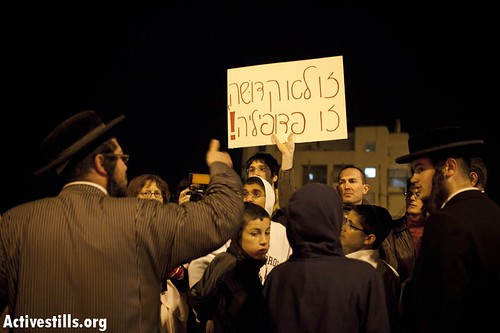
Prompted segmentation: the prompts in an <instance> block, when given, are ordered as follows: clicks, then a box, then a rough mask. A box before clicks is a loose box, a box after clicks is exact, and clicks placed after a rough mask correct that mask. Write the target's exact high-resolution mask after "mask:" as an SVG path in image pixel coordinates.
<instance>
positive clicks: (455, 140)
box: [396, 126, 484, 164]
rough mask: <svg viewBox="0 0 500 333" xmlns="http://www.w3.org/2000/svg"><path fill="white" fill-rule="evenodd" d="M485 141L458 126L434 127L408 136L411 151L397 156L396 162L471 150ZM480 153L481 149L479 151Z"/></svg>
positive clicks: (409, 161)
mask: <svg viewBox="0 0 500 333" xmlns="http://www.w3.org/2000/svg"><path fill="white" fill-rule="evenodd" d="M482 144H484V141H483V140H482V139H480V138H478V137H476V136H475V135H474V134H472V133H471V132H469V131H467V130H464V129H462V128H459V127H456V126H448V127H439V128H433V129H430V130H427V131H424V132H420V133H417V134H415V135H413V136H410V137H409V138H408V149H409V150H410V153H409V154H407V155H403V156H400V157H398V158H396V163H398V164H403V163H411V162H412V161H413V160H416V159H418V158H421V157H425V156H431V155H436V154H443V153H451V152H453V154H457V153H458V154H460V153H465V152H470V151H471V148H477V147H479V146H480V145H482ZM478 153H479V151H478Z"/></svg>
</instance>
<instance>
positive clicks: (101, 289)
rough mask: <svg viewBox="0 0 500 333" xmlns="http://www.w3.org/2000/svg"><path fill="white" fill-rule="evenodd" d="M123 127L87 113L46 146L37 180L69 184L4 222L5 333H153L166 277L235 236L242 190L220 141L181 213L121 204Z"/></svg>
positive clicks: (0, 260) (128, 200)
mask: <svg viewBox="0 0 500 333" xmlns="http://www.w3.org/2000/svg"><path fill="white" fill-rule="evenodd" d="M123 120H124V116H120V117H118V118H116V119H113V120H112V121H110V122H108V123H104V122H103V121H102V119H101V118H100V117H99V115H98V114H97V113H96V112H94V111H83V112H80V113H78V114H76V115H74V116H72V117H70V118H69V119H67V120H65V121H63V122H62V123H61V124H60V125H58V126H57V127H56V128H55V129H54V130H53V131H52V132H50V134H49V135H48V136H47V137H46V138H45V140H44V141H43V142H42V149H43V151H44V152H45V153H46V154H47V157H48V160H49V161H48V163H47V164H46V165H45V166H43V167H42V168H40V169H38V170H37V171H36V172H35V174H36V175H43V174H47V173H49V172H52V173H54V174H57V175H58V177H59V178H61V179H63V180H64V183H65V185H64V186H63V187H62V189H61V190H60V193H59V194H58V195H57V196H54V197H47V198H43V199H39V200H35V201H33V202H28V203H25V204H22V205H19V206H17V207H14V208H11V209H10V210H8V211H6V212H4V213H3V214H2V218H1V221H0V308H1V309H3V308H4V307H5V306H6V305H7V306H8V314H7V316H6V318H5V321H4V323H3V324H4V327H5V328H8V329H12V330H16V329H17V328H27V327H30V328H32V329H33V330H34V331H38V330H43V331H45V330H46V331H47V332H49V331H56V329H55V328H57V330H59V329H64V328H66V330H63V331H70V330H71V329H75V328H94V329H98V330H99V331H108V332H134V333H137V332H148V333H149V332H159V331H160V311H159V309H160V299H159V297H158V295H159V294H160V291H161V285H162V281H164V279H165V277H166V276H167V274H168V273H169V272H170V271H171V270H172V269H173V268H174V267H176V266H179V265H180V264H182V263H185V262H189V261H190V260H191V259H193V258H197V257H200V256H202V255H205V254H206V253H209V252H211V251H213V250H214V249H216V248H219V247H220V246H221V245H222V244H223V243H225V241H226V240H227V239H230V238H232V237H235V236H236V233H237V231H238V229H239V226H240V225H241V216H242V213H243V199H242V183H241V179H240V177H239V175H238V174H237V173H236V172H235V171H234V170H233V168H232V160H231V157H230V156H229V154H228V153H227V152H222V151H219V142H218V141H217V140H212V141H211V142H210V147H209V149H208V152H207V154H206V162H207V165H208V166H209V169H210V184H209V185H208V188H207V191H206V195H205V197H204V198H203V199H202V200H200V201H198V202H191V203H189V204H185V205H182V206H179V205H176V204H167V205H161V204H159V203H158V202H157V201H155V200H145V199H140V198H135V197H124V196H125V194H126V186H127V176H126V170H127V166H126V162H127V160H128V155H127V154H124V152H123V150H122V147H121V146H120V144H119V143H118V140H117V138H116V137H115V135H116V132H115V129H116V128H117V126H118V125H120V124H121V123H122V122H123ZM28 325H29V326H28ZM96 331H97V330H96Z"/></svg>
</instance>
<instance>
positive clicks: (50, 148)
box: [34, 110, 125, 176]
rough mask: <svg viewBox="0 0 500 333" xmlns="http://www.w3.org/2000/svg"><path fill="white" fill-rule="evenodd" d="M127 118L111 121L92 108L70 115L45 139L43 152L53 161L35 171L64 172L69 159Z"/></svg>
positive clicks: (107, 133)
mask: <svg viewBox="0 0 500 333" xmlns="http://www.w3.org/2000/svg"><path fill="white" fill-rule="evenodd" d="M124 119H125V116H124V115H121V116H119V117H117V118H115V119H113V120H111V121H110V122H108V123H107V124H105V123H104V122H103V121H102V119H101V117H99V115H98V114H97V113H96V112H95V111H92V110H86V111H82V112H79V113H77V114H75V115H74V116H72V117H70V118H68V119H66V120H65V121H63V122H62V123H61V124H59V125H58V126H57V127H56V128H54V129H53V130H52V131H51V132H50V133H49V134H48V135H47V136H46V137H45V139H44V140H43V141H42V144H41V148H42V152H43V153H44V154H45V155H46V157H47V158H48V160H49V162H48V164H47V165H45V166H44V167H42V168H40V169H38V170H36V171H35V172H34V175H35V176H38V175H41V174H43V173H46V172H47V171H50V170H53V169H57V170H56V171H57V173H60V172H61V171H62V169H64V166H65V165H67V163H68V162H69V160H70V159H71V158H72V157H73V156H75V155H76V154H78V153H79V152H81V151H83V150H84V149H86V148H88V147H90V146H91V145H94V144H98V143H99V140H102V142H103V141H104V140H105V138H107V137H108V136H109V135H110V134H111V130H112V129H114V128H115V127H116V125H118V124H119V123H121V122H122V121H123V120H124Z"/></svg>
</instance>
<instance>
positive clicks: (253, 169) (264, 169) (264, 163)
mask: <svg viewBox="0 0 500 333" xmlns="http://www.w3.org/2000/svg"><path fill="white" fill-rule="evenodd" d="M294 138H295V135H294V134H293V133H291V134H290V135H289V136H288V139H287V142H285V143H282V142H280V141H279V140H278V137H277V136H276V135H275V134H273V140H274V142H275V143H276V146H277V147H278V149H279V151H280V152H281V166H280V165H279V164H278V161H277V160H276V159H275V158H274V156H273V155H271V154H269V153H263V152H258V153H255V154H254V155H252V156H250V157H249V158H248V159H247V161H246V162H245V172H246V177H247V178H248V177H252V176H259V177H262V178H264V179H265V180H267V181H268V182H269V183H270V184H271V185H272V187H273V189H274V191H275V196H276V202H275V203H274V207H273V212H272V215H271V220H272V221H275V222H280V223H281V224H283V225H285V224H286V222H285V220H286V217H285V214H284V210H285V209H286V205H287V204H288V200H289V199H290V196H291V195H292V194H293V192H295V191H296V190H297V187H296V186H295V176H294V171H293V154H294V152H295V141H294Z"/></svg>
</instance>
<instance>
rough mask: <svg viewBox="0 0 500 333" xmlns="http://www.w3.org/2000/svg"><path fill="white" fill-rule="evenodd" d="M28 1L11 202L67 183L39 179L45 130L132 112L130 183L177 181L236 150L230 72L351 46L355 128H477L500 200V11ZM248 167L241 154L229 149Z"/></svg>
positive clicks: (11, 13) (9, 109)
mask: <svg viewBox="0 0 500 333" xmlns="http://www.w3.org/2000/svg"><path fill="white" fill-rule="evenodd" d="M72 6H73V7H64V6H57V7H54V8H50V7H49V6H47V5H45V4H44V5H43V6H39V7H36V6H35V7H33V6H31V7H28V6H26V7H23V8H16V9H10V10H5V11H4V13H3V14H4V15H3V16H4V17H3V23H2V25H3V26H4V28H3V29H2V30H3V32H2V35H3V38H2V58H3V60H2V65H3V66H2V68H3V70H2V78H3V81H4V82H3V88H2V90H3V94H2V95H3V98H2V102H3V103H2V112H1V115H0V124H1V125H2V126H1V128H2V130H1V131H0V132H1V133H0V135H1V138H0V145H1V146H0V147H1V152H2V160H1V165H2V172H1V183H0V184H1V197H0V205H1V206H0V212H2V211H4V210H6V209H7V208H10V207H12V206H13V205H16V204H19V203H22V202H25V201H28V200H32V199H35V198H38V197H41V196H45V195H51V194H55V193H57V189H56V188H54V186H51V185H52V184H53V183H52V182H50V181H48V180H40V179H34V178H32V172H33V170H35V169H37V168H38V167H40V166H42V165H44V161H43V159H42V156H41V154H40V152H39V143H40V142H41V140H42V139H43V137H44V136H45V135H46V134H47V133H48V132H49V131H50V130H51V129H52V128H53V127H54V126H55V125H57V124H58V123H59V122H60V121H62V120H64V119H65V118H67V117H69V116H71V115H72V114H74V113H76V112H78V111H81V110H85V109H93V110H96V111H97V112H98V113H99V114H100V115H101V116H102V118H103V119H104V120H105V121H109V120H111V119H113V118H115V117H117V116H118V115H120V114H125V115H126V123H125V124H124V127H123V133H122V135H121V136H120V137H119V142H120V143H121V145H122V147H123V149H124V151H125V152H126V153H130V155H131V159H130V162H129V164H128V165H129V170H128V175H129V179H131V178H132V177H134V176H136V175H138V174H140V173H144V172H150V173H158V174H160V175H161V176H162V177H163V178H165V179H166V180H167V181H168V183H169V185H170V186H171V188H174V187H175V186H176V184H177V183H178V182H179V181H180V180H181V178H183V177H186V176H187V174H188V173H189V172H199V173H206V172H208V170H207V168H206V164H205V153H206V150H207V148H208V144H209V141H210V139H211V138H217V139H219V140H220V141H221V143H222V149H224V150H227V120H226V117H227V113H226V112H227V111H226V70H227V69H228V68H236V67H243V66H251V65H259V64H267V63H273V62H285V61H295V60H304V59H314V58H321V57H331V56H338V55H342V56H343V60H344V76H345V77H344V78H345V86H346V107H347V120H348V127H349V129H353V128H354V127H355V126H358V125H384V126H388V127H389V130H393V129H394V124H395V121H396V119H397V118H400V119H401V129H402V131H405V132H410V133H412V132H415V131H420V130H424V129H427V128H431V127H436V126H443V125H459V126H463V127H469V128H471V129H472V130H473V131H475V132H476V133H478V134H479V135H481V136H482V137H483V138H484V139H485V141H486V143H487V144H486V152H487V154H486V158H485V160H486V163H487V166H488V171H489V175H488V185H487V187H486V189H487V192H488V193H489V194H490V196H492V197H493V199H495V200H496V201H497V202H500V200H499V190H498V186H499V177H498V173H497V170H498V168H499V167H500V165H499V153H498V151H497V146H498V143H499V140H498V131H499V126H498V125H497V120H496V118H498V103H497V96H498V95H499V85H498V79H499V76H498V74H499V72H498V59H500V58H499V52H498V50H497V48H498V47H497V45H498V23H497V22H498V19H497V18H496V17H494V13H495V11H494V10H493V8H487V7H480V8H479V7H477V8H470V7H467V8H465V7H464V8H461V7H457V6H456V5H455V6H453V7H449V8H443V9H440V8H434V7H424V6H423V5H422V7H409V6H408V5H406V6H405V8H403V7H401V8H399V7H397V6H391V7H388V6H385V7H384V6H374V5H370V6H368V7H366V6H365V7H358V8H355V7H348V6H317V5H316V6H313V5H311V6H303V5H272V6H271V5H258V4H252V3H248V2H247V3H246V4H245V5H242V6H237V7H236V6H227V5H225V6H220V7H219V6H214V5H212V6H207V5H204V6H199V5H194V4H193V5H189V6H183V7H178V6H164V7H162V8H144V7H142V8H140V7H137V6H135V7H125V6H120V7H114V8H104V7H103V8H101V7H99V6H93V7H92V6H89V5H87V6H78V5H76V6H75V5H74V4H73V5H72ZM229 152H230V154H231V156H232V157H233V161H234V163H235V166H236V167H239V165H240V164H241V150H240V149H231V150H229Z"/></svg>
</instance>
